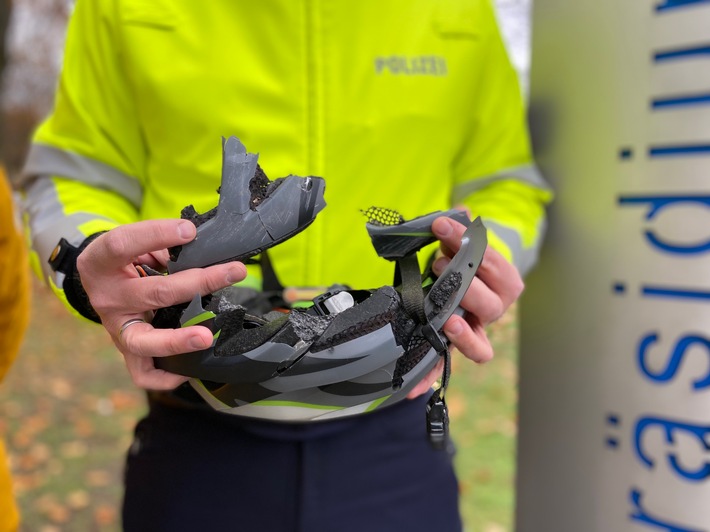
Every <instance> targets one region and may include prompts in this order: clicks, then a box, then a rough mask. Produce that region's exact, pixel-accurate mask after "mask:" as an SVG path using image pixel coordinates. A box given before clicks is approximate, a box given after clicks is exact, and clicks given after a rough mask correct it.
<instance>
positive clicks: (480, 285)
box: [407, 217, 525, 399]
mask: <svg viewBox="0 0 710 532" xmlns="http://www.w3.org/2000/svg"><path fill="white" fill-rule="evenodd" d="M432 230H433V232H434V235H436V237H437V238H438V239H439V240H440V242H441V246H440V251H441V254H442V256H441V257H439V258H438V259H436V261H435V262H434V264H433V266H432V269H433V271H434V273H435V274H436V275H441V273H442V272H443V271H444V269H445V268H446V266H447V264H448V263H449V262H450V261H451V258H452V257H453V256H454V254H455V253H456V252H457V251H458V250H459V247H461V237H462V236H463V233H464V231H465V230H466V228H465V227H464V226H463V225H462V224H460V223H458V222H456V221H454V220H452V219H450V218H446V217H441V218H437V219H436V220H434V224H433V225H432ZM524 286H525V285H524V284H523V280H522V278H521V277H520V274H519V273H518V270H517V268H516V267H515V266H513V265H512V264H511V263H509V262H508V261H507V260H506V259H505V258H504V257H503V256H502V255H501V254H500V253H498V252H497V251H496V250H495V249H493V248H491V247H490V246H489V247H488V248H487V249H486V252H485V254H484V255H483V262H481V265H480V266H479V268H478V271H477V272H476V277H474V279H473V282H471V286H469V288H468V290H467V291H466V294H465V295H464V297H463V299H462V300H461V307H462V308H463V309H464V310H465V311H466V312H465V314H464V316H463V317H461V316H457V315H453V316H451V318H449V319H448V320H447V322H446V323H445V324H444V329H443V331H444V334H446V337H447V338H448V339H449V340H450V341H451V344H452V345H453V346H454V347H456V349H458V350H459V351H460V352H461V353H463V355H464V356H466V357H467V358H470V359H471V360H473V361H475V362H479V363H483V362H487V361H489V360H490V359H491V358H493V346H491V342H490V340H489V339H488V335H487V334H486V329H485V327H486V326H487V325H489V324H491V323H493V322H494V321H496V320H497V319H498V318H500V317H501V316H502V315H503V314H504V313H505V311H506V310H507V309H508V307H510V305H512V304H513V303H514V302H515V301H516V300H517V299H518V297H519V296H520V294H521V293H522V291H523V288H524ZM442 370H443V360H440V361H439V362H438V363H437V365H436V366H435V367H434V369H432V370H431V371H430V372H429V374H428V375H427V376H426V377H425V378H424V379H423V380H422V381H421V382H420V383H419V384H417V385H416V386H415V387H414V388H413V389H412V390H411V391H410V392H409V394H407V397H409V398H410V399H412V398H414V397H417V396H419V395H421V394H423V393H425V392H426V391H427V390H429V388H431V386H432V384H434V382H436V380H437V379H438V378H439V377H440V376H441V372H442Z"/></svg>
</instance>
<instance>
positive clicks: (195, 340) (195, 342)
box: [188, 334, 207, 349]
mask: <svg viewBox="0 0 710 532" xmlns="http://www.w3.org/2000/svg"><path fill="white" fill-rule="evenodd" d="M188 343H189V344H190V347H192V348H194V349H204V348H205V347H207V344H205V341H204V340H203V339H202V336H200V335H197V334H196V335H195V336H191V337H190V340H189V341H188Z"/></svg>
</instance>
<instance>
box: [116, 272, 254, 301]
mask: <svg viewBox="0 0 710 532" xmlns="http://www.w3.org/2000/svg"><path fill="white" fill-rule="evenodd" d="M246 273H247V271H246V267H245V266H244V265H243V264H242V263H241V262H231V263H228V264H218V265H216V266H211V267H209V268H191V269H189V270H184V271H181V272H178V273H174V274H172V275H165V276H154V277H147V278H144V279H138V280H136V281H135V282H134V283H133V284H136V285H137V284H138V283H140V285H139V286H140V289H141V294H140V305H139V306H140V307H141V308H151V309H159V308H164V307H169V306H171V305H175V304H176V303H183V302H185V301H190V300H191V299H192V298H193V297H195V294H197V293H199V294H200V295H202V296H204V295H207V294H211V293H213V292H216V291H217V290H221V289H222V288H225V287H227V286H231V285H233V284H234V283H238V282H239V281H242V280H244V278H245V277H246ZM126 303H127V304H130V303H129V302H126Z"/></svg>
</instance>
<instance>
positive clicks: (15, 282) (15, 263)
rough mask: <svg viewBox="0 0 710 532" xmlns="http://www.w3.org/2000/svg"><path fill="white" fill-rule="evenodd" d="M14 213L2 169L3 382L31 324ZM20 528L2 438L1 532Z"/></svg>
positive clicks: (0, 281)
mask: <svg viewBox="0 0 710 532" xmlns="http://www.w3.org/2000/svg"><path fill="white" fill-rule="evenodd" d="M13 212H14V209H13V203H12V193H11V189H10V185H9V183H8V181H7V178H6V177H5V172H4V171H3V169H2V168H1V167H0V380H2V379H3V377H5V374H6V373H7V371H8V369H10V365H11V364H12V362H13V360H14V359H15V357H16V356H17V352H18V350H19V348H20V343H21V341H22V335H23V333H24V331H25V327H27V322H28V320H29V306H30V301H29V299H30V298H29V296H30V287H29V275H28V274H29V267H28V265H27V254H26V252H25V246H24V243H23V242H22V236H21V234H20V232H19V231H18V229H17V224H16V223H15V220H14V219H13ZM18 524H19V514H18V511H17V507H16V506H15V501H14V498H13V496H12V485H11V482H10V472H9V470H8V467H7V457H6V454H5V446H4V444H3V441H2V439H1V438H0V532H5V531H13V530H17V527H18Z"/></svg>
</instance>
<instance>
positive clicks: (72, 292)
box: [49, 231, 106, 323]
mask: <svg viewBox="0 0 710 532" xmlns="http://www.w3.org/2000/svg"><path fill="white" fill-rule="evenodd" d="M105 232H106V231H101V232H99V233H94V234H93V235H90V236H88V237H87V238H85V239H84V241H83V242H82V243H81V244H80V245H79V247H74V246H72V245H71V244H70V243H69V242H68V241H67V240H66V239H64V238H62V239H61V240H60V241H59V243H58V244H57V247H56V248H54V251H52V255H51V256H50V257H49V265H50V266H51V267H52V269H53V270H54V271H58V272H62V273H63V274H64V283H63V284H62V289H63V290H64V295H65V296H66V298H67V301H68V302H69V304H70V305H71V306H72V307H73V308H74V309H75V310H76V311H77V312H78V313H79V314H81V315H82V316H84V317H85V318H87V319H89V320H91V321H95V322H96V323H101V318H99V315H98V314H97V313H96V311H95V310H94V307H92V306H91V302H90V301H89V296H88V295H87V294H86V291H85V290H84V286H83V285H82V284H81V277H80V276H79V272H78V271H77V269H76V261H77V259H78V258H79V255H80V254H81V252H82V251H84V249H86V246H88V245H89V244H91V243H92V242H93V241H94V240H96V239H97V238H98V237H99V236H101V235H102V234H103V233H105Z"/></svg>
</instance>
